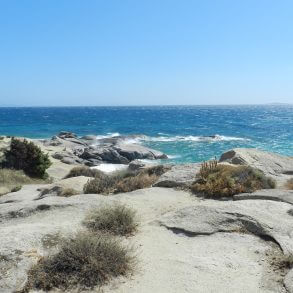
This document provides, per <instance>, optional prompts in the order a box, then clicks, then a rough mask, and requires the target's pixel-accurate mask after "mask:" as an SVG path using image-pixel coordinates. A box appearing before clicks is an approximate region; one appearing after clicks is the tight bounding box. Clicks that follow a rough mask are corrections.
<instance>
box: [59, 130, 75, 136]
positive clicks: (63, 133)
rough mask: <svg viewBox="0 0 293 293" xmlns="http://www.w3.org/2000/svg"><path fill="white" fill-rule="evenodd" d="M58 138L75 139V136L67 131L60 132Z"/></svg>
mask: <svg viewBox="0 0 293 293" xmlns="http://www.w3.org/2000/svg"><path fill="white" fill-rule="evenodd" d="M58 137H60V138H77V135H76V134H75V133H73V132H69V131H60V132H59V134H58Z"/></svg>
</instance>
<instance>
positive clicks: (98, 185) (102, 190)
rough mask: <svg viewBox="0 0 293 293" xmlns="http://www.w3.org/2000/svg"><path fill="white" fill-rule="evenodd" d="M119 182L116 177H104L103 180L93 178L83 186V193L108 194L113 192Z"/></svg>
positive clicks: (118, 178)
mask: <svg viewBox="0 0 293 293" xmlns="http://www.w3.org/2000/svg"><path fill="white" fill-rule="evenodd" d="M119 180H120V177H117V176H105V177H104V178H94V179H91V180H88V182H87V183H86V184H85V185H84V188H83V192H84V193H85V194H87V193H96V194H110V193H113V192H114V190H115V185H116V183H117V182H118V181H119Z"/></svg>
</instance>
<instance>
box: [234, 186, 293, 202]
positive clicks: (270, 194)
mask: <svg viewBox="0 0 293 293" xmlns="http://www.w3.org/2000/svg"><path fill="white" fill-rule="evenodd" d="M233 199H234V200H247V199H249V200H251V199H262V200H273V201H282V202H286V203H290V204H292V205H293V190H283V189H263V190H257V191H255V192H253V193H240V194H236V195H234V196H233Z"/></svg>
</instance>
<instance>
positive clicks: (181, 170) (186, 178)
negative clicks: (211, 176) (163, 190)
mask: <svg viewBox="0 0 293 293" xmlns="http://www.w3.org/2000/svg"><path fill="white" fill-rule="evenodd" d="M200 165H201V164H200V163H194V164H182V165H175V166H173V167H172V168H171V170H169V171H167V172H166V173H164V174H163V175H162V176H160V178H159V179H158V181H157V182H156V183H155V184H154V186H157V187H189V186H190V185H191V184H192V183H193V182H194V180H195V176H196V174H197V173H198V171H199V169H200Z"/></svg>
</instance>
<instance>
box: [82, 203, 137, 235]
mask: <svg viewBox="0 0 293 293" xmlns="http://www.w3.org/2000/svg"><path fill="white" fill-rule="evenodd" d="M83 223H84V225H85V226H86V227H87V228H88V229H89V230H90V231H92V232H105V233H110V234H113V235H119V236H129V235H131V234H133V233H134V232H135V231H136V230H137V226H138V221H137V217H136V212H135V211H134V210H132V209H130V208H128V207H126V206H124V205H115V206H113V207H110V206H106V207H102V208H98V209H96V210H93V211H91V212H90V213H89V214H88V216H87V217H86V218H85V220H84V222H83Z"/></svg>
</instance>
